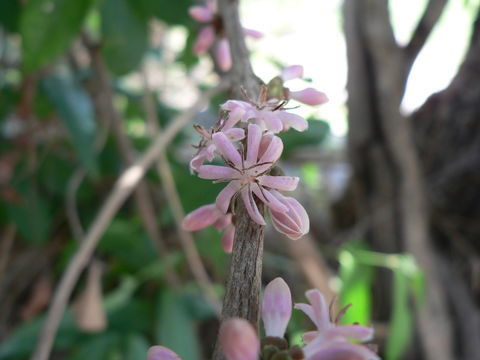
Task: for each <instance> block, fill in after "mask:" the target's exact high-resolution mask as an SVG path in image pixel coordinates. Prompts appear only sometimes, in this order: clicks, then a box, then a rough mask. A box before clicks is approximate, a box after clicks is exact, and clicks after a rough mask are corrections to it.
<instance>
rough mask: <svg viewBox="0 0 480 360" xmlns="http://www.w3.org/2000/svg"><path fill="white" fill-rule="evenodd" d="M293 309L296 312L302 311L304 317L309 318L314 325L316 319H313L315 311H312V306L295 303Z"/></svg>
mask: <svg viewBox="0 0 480 360" xmlns="http://www.w3.org/2000/svg"><path fill="white" fill-rule="evenodd" d="M294 308H295V309H297V310H300V311H303V312H304V313H305V315H307V316H308V317H309V318H310V320H312V322H313V323H314V324H316V321H317V318H316V317H315V311H314V310H313V307H312V305H309V304H304V303H297V304H295V306H294Z"/></svg>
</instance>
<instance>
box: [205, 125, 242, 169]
mask: <svg viewBox="0 0 480 360" xmlns="http://www.w3.org/2000/svg"><path fill="white" fill-rule="evenodd" d="M212 139H213V143H214V144H215V146H216V147H217V151H218V152H219V153H220V154H222V155H223V156H224V157H225V158H226V159H227V160H230V161H231V162H232V163H233V164H234V165H235V166H236V167H240V166H241V164H242V157H241V156H240V153H239V152H238V150H237V149H236V148H235V146H233V144H232V141H231V140H230V139H229V138H228V136H227V135H225V134H224V133H223V132H217V133H215V134H213V136H212Z"/></svg>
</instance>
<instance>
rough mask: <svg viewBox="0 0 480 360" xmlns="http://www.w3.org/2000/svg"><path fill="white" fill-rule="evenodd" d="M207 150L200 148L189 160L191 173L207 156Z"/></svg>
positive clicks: (196, 169)
mask: <svg viewBox="0 0 480 360" xmlns="http://www.w3.org/2000/svg"><path fill="white" fill-rule="evenodd" d="M207 155H208V154H207V150H206V149H202V150H200V151H199V152H198V154H197V155H195V156H194V157H193V158H192V160H190V172H191V173H193V172H194V171H198V168H199V167H200V166H201V165H203V163H204V162H205V160H206V158H207Z"/></svg>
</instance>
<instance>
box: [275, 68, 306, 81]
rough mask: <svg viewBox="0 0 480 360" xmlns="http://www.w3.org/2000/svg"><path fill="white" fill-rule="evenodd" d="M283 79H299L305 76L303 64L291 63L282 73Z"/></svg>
mask: <svg viewBox="0 0 480 360" xmlns="http://www.w3.org/2000/svg"><path fill="white" fill-rule="evenodd" d="M280 77H281V78H282V80H283V81H288V80H293V79H298V78H301V77H303V66H302V65H290V66H287V67H286V68H284V69H283V71H282V75H280Z"/></svg>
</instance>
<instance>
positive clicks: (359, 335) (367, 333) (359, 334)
mask: <svg viewBox="0 0 480 360" xmlns="http://www.w3.org/2000/svg"><path fill="white" fill-rule="evenodd" d="M373 334H374V330H373V328H371V327H368V326H362V325H356V324H352V325H341V326H336V327H334V328H331V329H328V335H327V336H328V337H329V338H334V337H338V336H341V337H344V338H349V339H354V340H359V341H370V340H372V338H373Z"/></svg>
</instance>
